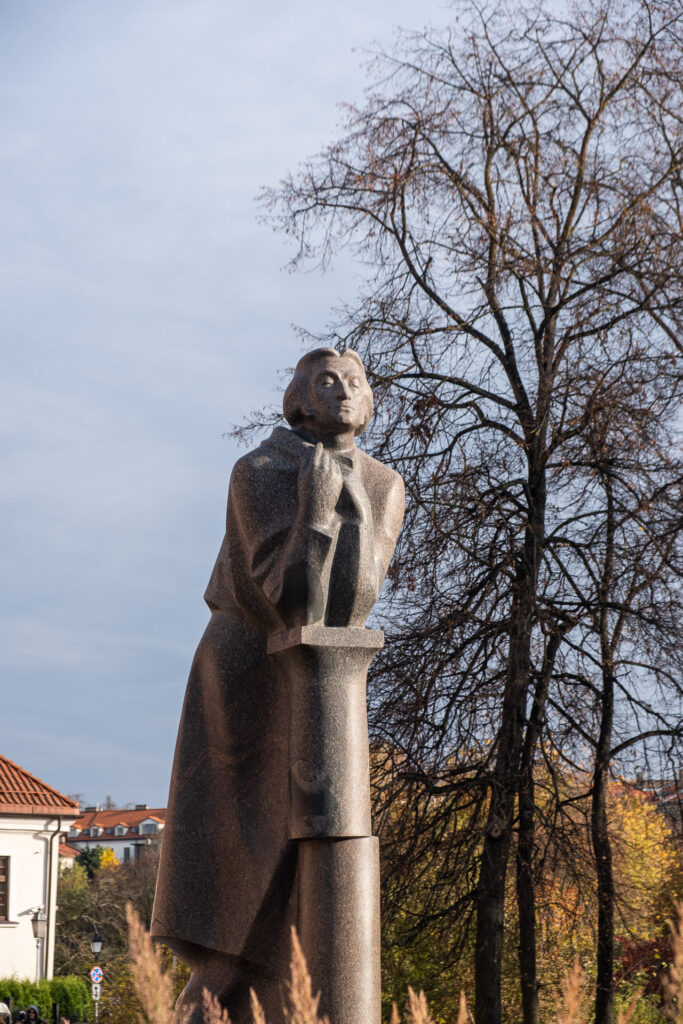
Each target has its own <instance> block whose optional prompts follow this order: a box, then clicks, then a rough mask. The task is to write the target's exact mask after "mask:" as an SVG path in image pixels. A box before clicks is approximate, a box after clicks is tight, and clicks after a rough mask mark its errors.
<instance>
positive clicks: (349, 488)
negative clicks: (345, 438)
mask: <svg viewBox="0 0 683 1024" xmlns="http://www.w3.org/2000/svg"><path fill="white" fill-rule="evenodd" d="M342 474H343V476H344V486H345V488H346V493H347V494H348V496H349V498H350V499H351V501H352V503H353V504H354V505H355V508H356V514H357V515H358V517H359V518H360V520H361V521H363V522H372V508H371V506H370V499H369V498H368V494H367V491H366V490H365V487H364V486H363V481H362V480H361V478H360V477H359V476H358V474H357V473H356V472H355V471H354V469H353V464H351V466H350V467H349V468H348V469H347V468H345V467H344V468H342Z"/></svg>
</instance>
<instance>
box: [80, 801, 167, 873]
mask: <svg viewBox="0 0 683 1024" xmlns="http://www.w3.org/2000/svg"><path fill="white" fill-rule="evenodd" d="M165 822H166V808H165V807H154V808H151V809H150V808H149V807H148V806H147V804H136V805H135V809H134V810H133V809H127V808H124V809H122V810H100V808H99V807H86V808H85V810H84V811H83V813H82V814H81V815H80V817H78V818H77V819H76V820H75V821H74V822H73V824H72V825H71V827H70V829H69V831H68V833H67V836H66V842H67V843H68V845H69V846H70V847H71V848H72V849H75V850H77V851H78V852H79V853H80V851H81V850H84V849H85V848H86V846H89V847H90V848H91V849H93V848H94V847H97V846H109V847H111V849H112V850H113V851H114V856H115V857H116V859H117V860H118V861H119V863H121V864H126V863H127V862H128V861H131V860H135V859H136V857H139V856H140V851H141V850H142V849H143V848H144V847H145V846H148V845H150V844H151V843H152V842H153V840H154V838H155V837H159V836H161V833H162V832H163V828H164V824H165Z"/></svg>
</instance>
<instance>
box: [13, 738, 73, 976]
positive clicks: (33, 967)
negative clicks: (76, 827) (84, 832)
mask: <svg viewBox="0 0 683 1024" xmlns="http://www.w3.org/2000/svg"><path fill="white" fill-rule="evenodd" d="M77 816H78V805H77V804H76V803H74V801H73V800H70V799H69V798H68V797H66V796H64V795H63V794H62V793H59V792H58V791H57V790H56V789H53V788H52V786H48V785H47V783H45V782H42V781H41V780H40V779H37V778H36V777H35V775H31V773H30V772H28V771H26V770H25V769H24V768H20V767H19V765H16V764H14V762H13V761H10V760H9V759H8V758H6V757H3V756H2V755H1V754H0V977H4V978H7V977H10V976H12V975H15V976H16V977H18V978H27V979H30V980H35V979H36V978H51V977H52V969H53V963H54V949H55V920H56V915H55V911H56V906H57V864H58V861H59V843H60V836H61V835H62V834H63V833H64V832H66V831H68V829H69V828H70V827H71V825H72V823H73V822H74V821H75V819H76V818H77ZM41 912H42V914H43V915H45V917H46V921H45V931H46V934H45V938H44V939H43V940H42V941H40V942H39V943H37V942H36V939H35V937H34V931H33V923H32V921H33V918H34V917H35V916H36V915H38V914H39V913H41Z"/></svg>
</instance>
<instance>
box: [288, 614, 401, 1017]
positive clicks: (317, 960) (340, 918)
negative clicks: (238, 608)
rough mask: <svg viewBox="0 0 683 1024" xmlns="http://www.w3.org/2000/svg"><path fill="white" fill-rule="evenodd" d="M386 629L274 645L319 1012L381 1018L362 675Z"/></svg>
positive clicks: (327, 633) (375, 847) (304, 939)
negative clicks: (284, 690)
mask: <svg viewBox="0 0 683 1024" xmlns="http://www.w3.org/2000/svg"><path fill="white" fill-rule="evenodd" d="M382 645H383V634H382V632H381V630H370V629H364V628H362V627H360V628H356V627H330V626H320V625H314V626H300V627H297V628H295V629H290V630H286V631H283V632H280V633H276V634H273V635H272V636H271V637H270V638H269V641H268V652H269V654H271V655H272V656H273V657H274V658H275V659H276V662H277V664H278V666H279V668H280V671H281V673H282V675H283V679H284V682H285V685H286V686H287V687H288V689H289V694H290V729H289V826H290V838H291V839H292V840H295V841H296V842H297V844H298V847H299V850H298V878H297V882H298V911H297V930H298V932H299V938H300V940H301V945H302V949H303V951H304V953H305V955H306V959H307V961H308V965H309V970H310V973H311V978H312V981H313V988H314V991H315V990H317V989H320V991H321V1001H320V1012H321V1013H324V1014H327V1015H328V1016H329V1018H330V1021H331V1024H379V1022H380V995H381V989H380V935H379V844H378V841H377V839H376V838H374V837H373V836H372V834H371V832H372V826H371V820H370V761H369V745H368V726H367V705H366V680H367V671H368V666H369V665H370V661H371V660H372V657H373V655H374V654H375V653H376V652H377V651H378V650H380V648H381V647H382Z"/></svg>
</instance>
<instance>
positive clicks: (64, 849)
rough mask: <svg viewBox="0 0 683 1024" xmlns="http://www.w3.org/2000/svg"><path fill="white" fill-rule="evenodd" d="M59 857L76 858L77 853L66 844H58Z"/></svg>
mask: <svg viewBox="0 0 683 1024" xmlns="http://www.w3.org/2000/svg"><path fill="white" fill-rule="evenodd" d="M59 856H60V857H78V856H79V851H78V850H74V848H73V846H69V845H68V843H60V844H59Z"/></svg>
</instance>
